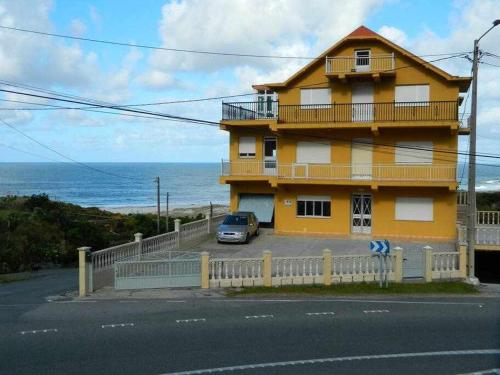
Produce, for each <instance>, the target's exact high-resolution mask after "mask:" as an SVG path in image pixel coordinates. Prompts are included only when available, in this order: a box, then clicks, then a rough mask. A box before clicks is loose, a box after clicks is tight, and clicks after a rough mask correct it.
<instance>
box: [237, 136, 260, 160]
mask: <svg viewBox="0 0 500 375" xmlns="http://www.w3.org/2000/svg"><path fill="white" fill-rule="evenodd" d="M242 141H247V142H242ZM252 144H253V152H250V151H252V146H251V145H252ZM242 146H243V148H245V147H246V148H248V150H245V149H244V150H243V151H244V152H242ZM256 149H257V138H256V137H254V136H241V137H239V138H238V156H239V157H240V159H255V156H256Z"/></svg>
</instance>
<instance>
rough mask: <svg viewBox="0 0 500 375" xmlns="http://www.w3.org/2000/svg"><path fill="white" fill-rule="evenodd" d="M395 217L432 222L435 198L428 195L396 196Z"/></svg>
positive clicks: (401, 219) (404, 219)
mask: <svg viewBox="0 0 500 375" xmlns="http://www.w3.org/2000/svg"><path fill="white" fill-rule="evenodd" d="M423 205H427V206H423ZM429 206H430V207H429ZM394 219H395V220H397V221H424V222H432V221H434V199H433V198H428V197H396V199H395V201H394Z"/></svg>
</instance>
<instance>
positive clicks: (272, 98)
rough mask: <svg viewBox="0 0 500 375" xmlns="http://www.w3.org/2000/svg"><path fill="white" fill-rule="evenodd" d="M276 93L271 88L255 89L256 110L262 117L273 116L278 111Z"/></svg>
mask: <svg viewBox="0 0 500 375" xmlns="http://www.w3.org/2000/svg"><path fill="white" fill-rule="evenodd" d="M277 100H278V94H276V93H275V92H274V91H272V90H258V91H257V103H258V107H257V111H258V113H259V114H260V115H261V116H264V117H275V116H276V115H277V113H278V106H277V104H276V101H277Z"/></svg>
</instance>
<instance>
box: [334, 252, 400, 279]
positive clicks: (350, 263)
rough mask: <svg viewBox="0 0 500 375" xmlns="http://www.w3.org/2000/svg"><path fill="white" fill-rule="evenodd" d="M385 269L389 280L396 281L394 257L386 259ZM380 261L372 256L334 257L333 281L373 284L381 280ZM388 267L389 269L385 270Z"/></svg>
mask: <svg viewBox="0 0 500 375" xmlns="http://www.w3.org/2000/svg"><path fill="white" fill-rule="evenodd" d="M386 261H387V264H383V266H382V267H383V269H387V279H388V280H390V281H394V279H395V276H394V262H395V257H394V255H390V256H388V257H387V259H386ZM379 266H380V263H379V259H378V258H376V257H373V256H371V255H341V256H334V257H333V263H332V281H333V282H334V283H346V282H349V283H351V282H373V281H378V280H380V277H379V275H380V274H379ZM386 266H387V268H385V267H386Z"/></svg>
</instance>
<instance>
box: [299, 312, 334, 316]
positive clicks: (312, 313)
mask: <svg viewBox="0 0 500 375" xmlns="http://www.w3.org/2000/svg"><path fill="white" fill-rule="evenodd" d="M306 315H309V316H313V315H335V313H334V312H333V311H325V312H310V313H306Z"/></svg>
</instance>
